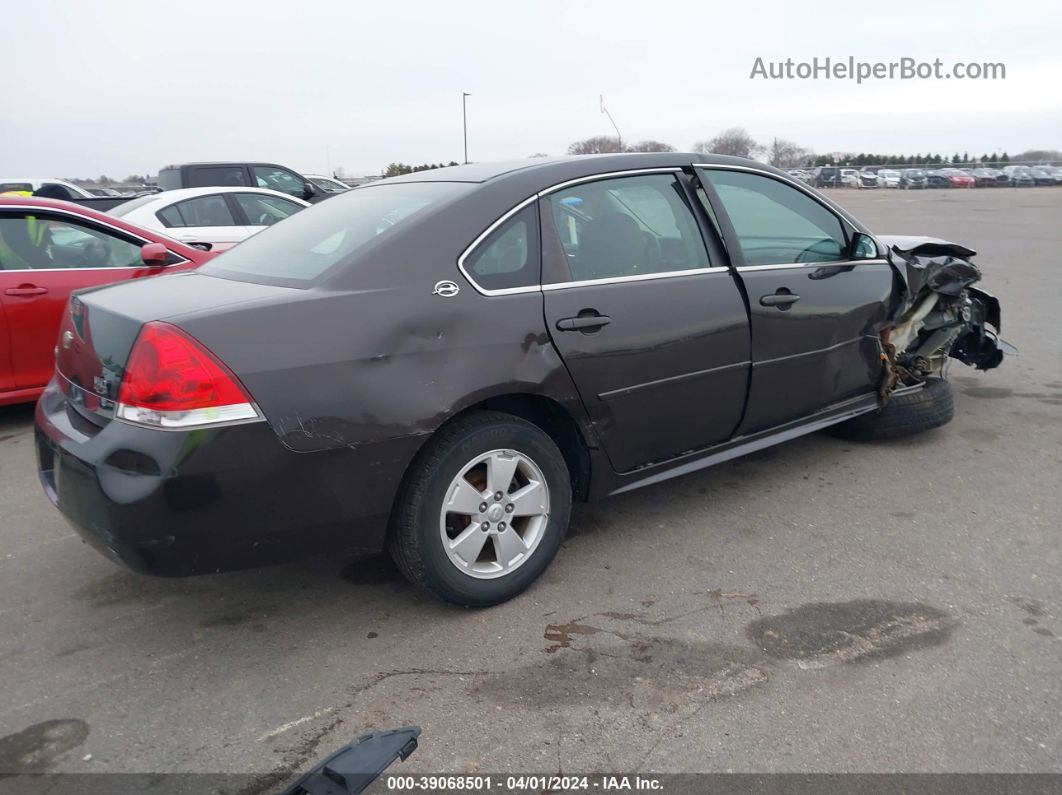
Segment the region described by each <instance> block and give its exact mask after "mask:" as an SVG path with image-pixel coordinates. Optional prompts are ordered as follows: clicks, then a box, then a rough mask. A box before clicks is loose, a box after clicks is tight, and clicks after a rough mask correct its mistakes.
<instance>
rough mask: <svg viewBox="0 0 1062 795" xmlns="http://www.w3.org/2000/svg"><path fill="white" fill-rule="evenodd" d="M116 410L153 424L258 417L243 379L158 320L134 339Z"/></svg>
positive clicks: (174, 425) (122, 415) (188, 424)
mask: <svg viewBox="0 0 1062 795" xmlns="http://www.w3.org/2000/svg"><path fill="white" fill-rule="evenodd" d="M116 415H117V417H118V418H119V419H123V420H126V421H127V422H133V423H136V424H138V425H149V426H151V427H154V428H192V427H197V426H202V425H217V424H219V423H229V422H239V421H246V420H255V419H261V415H260V414H259V413H258V411H257V410H256V409H255V407H254V405H253V401H252V400H251V396H250V395H249V394H248V393H247V390H246V389H244V387H243V384H241V383H240V382H239V380H238V379H237V378H236V376H235V375H233V374H232V373H231V372H230V371H229V369H228V368H227V367H226V366H225V365H224V364H222V363H221V362H220V361H218V359H217V358H216V357H215V356H214V354H212V353H211V352H210V351H208V350H207V349H206V348H204V347H203V346H202V345H200V344H199V343H198V342H197V341H196V340H194V339H193V338H192V337H190V336H188V335H187V334H185V333H184V332H183V331H181V330H180V329H179V328H177V327H176V326H171V325H170V324H169V323H161V322H158V321H155V322H152V323H148V324H146V325H145V326H144V327H143V328H142V329H141V330H140V334H139V336H138V337H137V338H136V342H135V343H134V344H133V350H132V352H131V353H130V354H129V362H128V363H127V364H126V367H125V375H124V376H123V378H122V386H121V389H120V390H119V391H118V407H117V409H116Z"/></svg>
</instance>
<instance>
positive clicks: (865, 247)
mask: <svg viewBox="0 0 1062 795" xmlns="http://www.w3.org/2000/svg"><path fill="white" fill-rule="evenodd" d="M877 258H878V244H877V241H875V240H874V238H872V237H871V236H870V235H868V234H865V233H863V232H856V233H855V234H854V235H853V236H852V245H851V246H850V248H849V256H848V259H877Z"/></svg>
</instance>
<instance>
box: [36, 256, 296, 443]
mask: <svg viewBox="0 0 1062 795" xmlns="http://www.w3.org/2000/svg"><path fill="white" fill-rule="evenodd" d="M292 292H300V291H298V290H293V289H292V288H287V287H275V286H270V285H263V284H252V283H249V282H238V281H232V280H230V279H222V278H219V277H216V276H208V275H205V274H201V273H196V272H194V271H192V272H186V273H179V274H173V275H170V276H165V277H162V278H160V279H151V280H146V279H145V280H138V281H134V282H125V283H123V284H119V285H113V286H109V287H103V288H97V289H90V290H83V291H78V292H76V293H75V294H74V295H73V296H72V297H71V299H70V303H69V305H68V306H67V309H66V312H65V313H64V315H63V321H62V324H61V325H60V328H59V342H58V345H57V346H56V358H55V369H56V381H57V382H58V385H59V388H60V390H62V392H63V394H64V395H65V396H66V399H67V404H68V406H69V407H70V408H71V409H73V410H74V411H75V412H76V413H77V414H78V415H80V416H81V417H82V418H84V419H86V420H88V421H90V422H92V423H93V424H94V425H96V426H103V425H106V424H107V423H108V422H110V420H111V419H113V417H114V407H115V401H116V400H117V398H118V389H119V386H120V385H121V383H122V377H123V375H124V373H125V364H126V362H127V361H128V359H129V353H130V351H131V350H132V347H133V343H134V342H135V341H136V338H137V335H138V334H139V333H140V329H141V327H142V326H143V325H144V324H145V323H147V322H149V321H152V320H166V319H168V318H173V317H176V316H180V315H185V314H188V313H191V312H204V311H210V310H214V309H219V308H223V307H228V306H232V305H233V304H244V303H247V302H268V301H271V300H276V299H277V298H279V297H281V296H286V295H288V294H290V293H292Z"/></svg>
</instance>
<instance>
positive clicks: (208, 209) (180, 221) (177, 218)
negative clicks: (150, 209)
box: [155, 194, 237, 228]
mask: <svg viewBox="0 0 1062 795" xmlns="http://www.w3.org/2000/svg"><path fill="white" fill-rule="evenodd" d="M155 215H156V216H157V217H158V219H159V220H160V221H162V223H163V225H164V226H166V227H169V228H173V227H184V226H236V225H237V224H236V219H235V218H233V217H232V213H231V212H230V211H229V205H228V204H227V203H226V202H225V197H224V196H221V195H219V194H215V195H213V196H199V197H198V198H195V199H187V200H186V201H183V202H177V203H176V204H171V205H170V206H169V207H165V208H163V209H161V210H159V211H158V212H157V213H155Z"/></svg>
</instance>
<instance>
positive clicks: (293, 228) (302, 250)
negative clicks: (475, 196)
mask: <svg viewBox="0 0 1062 795" xmlns="http://www.w3.org/2000/svg"><path fill="white" fill-rule="evenodd" d="M471 187H472V186H471V185H469V184H468V183H462V182H409V183H397V184H393V185H387V184H379V185H373V186H371V187H364V188H357V189H355V190H351V191H347V192H345V193H342V194H339V195H337V196H335V197H334V198H331V199H328V200H327V201H323V202H321V203H320V204H318V205H315V206H314V207H310V208H308V209H306V210H303V211H302V212H299V213H296V214H295V215H293V216H291V217H289V218H286V219H284V220H283V221H282V222H280V223H278V224H275V225H273V226H271V227H269V228H268V229H266V230H265V231H263V232H259V233H258V234H256V235H255V236H254V237H251V238H249V239H248V240H245V241H244V242H243V243H240V245H238V246H236V247H235V248H232V249H230V250H229V251H227V252H225V253H224V254H223V255H222V256H220V257H217V258H216V259H213V260H211V261H210V262H209V263H207V264H206V265H204V266H202V267H201V268H200V269H199V270H200V271H202V272H204V273H210V274H213V275H216V276H223V277H229V278H236V279H239V278H248V279H249V280H250V281H256V280H258V279H261V280H263V281H267V282H270V283H276V284H282V285H289V286H293V287H305V286H307V285H308V284H309V282H311V281H313V280H314V279H316V278H317V277H319V276H320V275H321V274H323V273H324V272H325V271H327V270H328V269H330V268H332V267H333V266H335V265H338V264H339V263H340V262H342V261H344V260H348V259H350V258H351V257H352V256H353V255H355V254H357V253H358V252H359V251H361V250H362V249H364V248H365V247H366V246H368V245H369V244H370V243H373V242H375V241H376V240H377V239H378V238H381V237H383V236H384V235H387V236H391V235H394V234H395V233H396V232H397V231H398V230H400V229H401V228H403V227H404V226H407V225H408V224H409V223H410V222H411V221H412V220H413V219H414V218H416V217H417V216H419V215H421V214H423V213H424V212H426V211H427V210H428V208H430V207H433V206H435V205H438V204H442V203H444V202H446V201H448V200H450V199H452V198H456V197H457V196H459V195H461V194H462V193H465V192H467V191H468V190H469V189H470V188H471Z"/></svg>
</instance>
